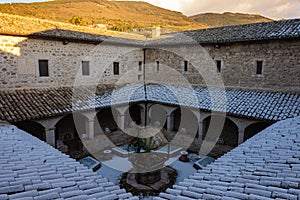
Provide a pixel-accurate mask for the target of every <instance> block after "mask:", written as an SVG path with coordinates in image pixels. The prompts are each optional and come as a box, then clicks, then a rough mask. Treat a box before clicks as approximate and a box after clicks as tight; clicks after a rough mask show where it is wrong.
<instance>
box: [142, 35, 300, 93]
mask: <svg viewBox="0 0 300 200" xmlns="http://www.w3.org/2000/svg"><path fill="white" fill-rule="evenodd" d="M299 49H300V40H294V41H283V40H282V41H267V42H263V43H234V44H226V45H219V46H218V47H216V46H215V45H202V46H200V45H199V46H195V45H191V46H177V47H175V46H170V47H167V48H166V47H162V48H156V49H147V54H146V62H147V64H148V67H147V71H146V79H147V81H148V82H167V83H174V82H175V83H182V82H183V81H187V82H188V83H190V84H197V85H223V84H224V85H225V86H226V87H233V88H252V89H267V90H281V91H298V92H299V91H300V51H299ZM185 60H186V61H188V62H189V68H188V72H185V71H184V61H185ZM216 60H220V61H221V63H222V66H221V73H218V72H217V68H216ZM156 61H159V62H160V65H161V67H160V72H158V71H157V70H156ZM256 61H263V73H262V75H257V74H256ZM172 69H173V71H172ZM174 71H176V72H174Z"/></svg>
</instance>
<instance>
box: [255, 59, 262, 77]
mask: <svg viewBox="0 0 300 200" xmlns="http://www.w3.org/2000/svg"><path fill="white" fill-rule="evenodd" d="M262 70H263V61H261V60H259V61H256V74H258V75H261V74H262Z"/></svg>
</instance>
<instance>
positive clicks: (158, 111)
mask: <svg viewBox="0 0 300 200" xmlns="http://www.w3.org/2000/svg"><path fill="white" fill-rule="evenodd" d="M149 110H150V111H149V112H150V113H149V117H150V124H151V125H152V126H156V127H160V129H161V130H162V129H163V128H166V127H167V112H166V110H165V108H164V107H163V106H162V105H160V104H154V105H152V106H151V107H150V109H149Z"/></svg>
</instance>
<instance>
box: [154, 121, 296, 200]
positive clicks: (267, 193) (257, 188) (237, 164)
mask: <svg viewBox="0 0 300 200" xmlns="http://www.w3.org/2000/svg"><path fill="white" fill-rule="evenodd" d="M299 152H300V117H297V118H293V119H288V120H285V121H281V122H278V123H276V124H274V125H273V126H270V127H269V128H267V129H265V130H264V131H262V132H260V133H259V134H257V135H255V136H254V137H252V138H250V139H249V140H248V141H246V142H245V143H243V144H241V145H240V146H238V147H237V148H235V149H234V150H232V151H230V152H229V153H227V154H225V155H224V156H222V157H221V158H219V159H217V160H216V161H215V162H214V163H212V164H210V165H208V166H207V167H205V168H203V169H201V170H199V171H198V172H196V173H195V174H193V175H191V176H190V177H189V178H187V179H185V180H184V181H183V182H180V183H179V184H177V185H174V186H173V188H172V189H168V190H167V191H166V192H165V193H161V194H160V195H159V196H160V197H157V198H154V199H156V200H159V199H231V200H234V199H266V200H267V199H270V200H271V199H295V200H296V199H300V154H299Z"/></svg>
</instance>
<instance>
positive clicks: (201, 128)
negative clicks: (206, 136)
mask: <svg viewBox="0 0 300 200" xmlns="http://www.w3.org/2000/svg"><path fill="white" fill-rule="evenodd" d="M202 135H203V121H199V122H198V139H199V140H201V141H202Z"/></svg>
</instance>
